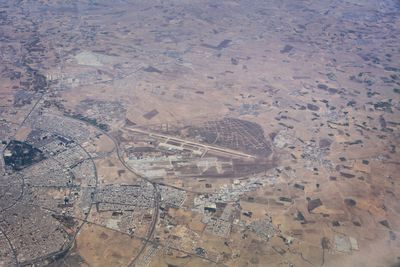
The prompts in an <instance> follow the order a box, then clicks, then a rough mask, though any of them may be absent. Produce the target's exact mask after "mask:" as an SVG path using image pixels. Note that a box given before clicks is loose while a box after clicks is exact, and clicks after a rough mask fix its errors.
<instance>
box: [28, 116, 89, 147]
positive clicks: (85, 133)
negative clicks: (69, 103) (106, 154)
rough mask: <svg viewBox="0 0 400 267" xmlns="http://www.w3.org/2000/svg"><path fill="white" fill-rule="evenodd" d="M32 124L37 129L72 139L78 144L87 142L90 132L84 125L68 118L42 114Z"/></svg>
mask: <svg viewBox="0 0 400 267" xmlns="http://www.w3.org/2000/svg"><path fill="white" fill-rule="evenodd" d="M33 124H34V127H35V128H37V129H41V130H44V131H47V132H50V133H57V134H60V135H62V136H66V137H68V138H73V139H74V140H75V141H76V142H78V143H82V142H84V141H87V140H88V138H89V136H90V132H89V130H88V128H87V127H86V126H85V124H84V123H82V122H78V121H76V120H73V119H71V118H68V117H59V116H53V115H49V114H43V115H42V116H38V117H37V119H36V120H35V121H34V122H33Z"/></svg>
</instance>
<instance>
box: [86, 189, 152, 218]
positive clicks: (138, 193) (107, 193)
mask: <svg viewBox="0 0 400 267" xmlns="http://www.w3.org/2000/svg"><path fill="white" fill-rule="evenodd" d="M94 202H95V203H96V205H97V209H98V210H99V211H126V210H127V211H132V210H135V209H136V208H151V207H154V188H153V186H152V185H151V184H148V183H144V184H141V185H106V186H103V187H102V188H100V189H98V191H97V194H96V197H95V199H94Z"/></svg>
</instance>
